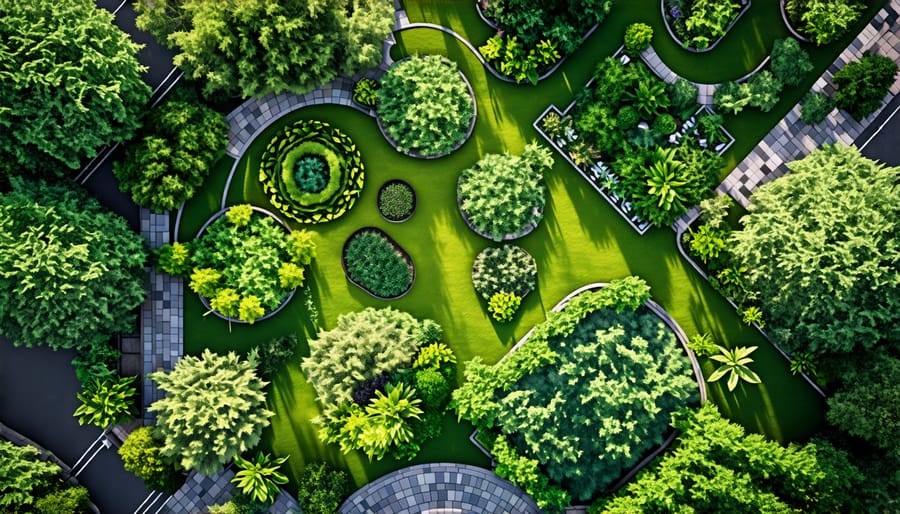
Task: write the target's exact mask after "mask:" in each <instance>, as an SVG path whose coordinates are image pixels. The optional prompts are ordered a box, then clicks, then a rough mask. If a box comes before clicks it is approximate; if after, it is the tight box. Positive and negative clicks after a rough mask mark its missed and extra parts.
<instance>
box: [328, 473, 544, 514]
mask: <svg viewBox="0 0 900 514" xmlns="http://www.w3.org/2000/svg"><path fill="white" fill-rule="evenodd" d="M372 512H377V513H378V514H428V513H431V514H438V513H441V514H464V513H490V514H494V513H497V514H499V513H507V514H541V510H540V509H539V508H538V506H537V503H535V501H534V500H533V499H532V498H531V497H529V496H528V495H527V494H525V492H524V491H523V490H522V489H520V488H518V487H516V486H515V485H513V484H512V483H510V482H509V481H507V480H504V479H502V478H500V477H498V476H497V475H495V474H494V473H492V472H490V471H488V470H486V469H483V468H479V467H477V466H472V465H469V464H455V463H433V464H419V465H416V466H410V467H407V468H403V469H400V470H397V471H394V472H392V473H388V474H387V475H384V476H382V477H380V478H378V479H377V480H374V481H372V482H369V483H368V484H366V485H364V486H363V487H361V488H360V489H357V490H356V491H355V492H354V493H353V494H351V495H350V497H349V498H347V499H346V500H345V501H344V503H343V504H341V506H340V507H339V508H338V513H339V514H364V513H372Z"/></svg>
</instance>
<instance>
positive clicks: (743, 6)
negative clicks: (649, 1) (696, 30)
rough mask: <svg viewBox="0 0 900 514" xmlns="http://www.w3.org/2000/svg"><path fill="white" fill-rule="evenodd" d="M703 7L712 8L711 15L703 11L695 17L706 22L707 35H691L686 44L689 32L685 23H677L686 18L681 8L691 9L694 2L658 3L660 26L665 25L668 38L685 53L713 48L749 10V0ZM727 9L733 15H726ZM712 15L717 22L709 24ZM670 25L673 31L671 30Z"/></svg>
mask: <svg viewBox="0 0 900 514" xmlns="http://www.w3.org/2000/svg"><path fill="white" fill-rule="evenodd" d="M729 3H730V5H731V6H732V7H730V8H729V6H728V4H729ZM707 4H708V5H709V6H712V8H713V9H714V11H713V13H707V12H703V13H700V14H696V16H698V18H699V19H703V20H704V21H705V22H707V25H706V29H707V30H708V31H709V33H708V34H693V37H692V40H691V41H688V40H686V36H691V34H690V33H689V31H690V30H691V29H688V28H687V27H685V26H684V25H685V24H687V22H686V21H685V22H683V21H681V20H682V19H685V18H686V16H685V14H686V13H685V12H684V11H683V9H685V7H687V8H690V9H693V8H694V7H695V0H660V1H659V9H660V12H661V14H662V18H663V24H664V25H665V26H666V31H668V32H669V36H671V37H672V39H674V40H675V41H676V42H677V43H678V44H679V45H681V47H682V48H684V49H685V50H687V51H688V52H694V53H702V52H709V51H710V50H712V49H713V48H715V47H716V46H717V45H718V44H719V42H720V41H722V39H723V38H724V37H725V35H726V34H728V32H729V31H730V30H731V28H732V27H734V25H735V24H736V23H737V22H738V20H740V19H741V17H742V16H743V15H744V13H746V12H747V10H748V9H750V0H740V1H739V2H738V0H714V1H707V2H704V3H703V4H702V5H704V6H707ZM729 9H732V10H733V12H732V13H728V12H727V11H728V10H729ZM715 10H719V12H716V11H715ZM676 14H677V16H676ZM729 15H730V16H732V17H731V19H730V21H729V20H728V16H729ZM715 16H717V17H718V19H717V20H716V21H717V22H718V23H717V24H710V23H709V20H708V18H710V17H715ZM725 22H727V26H725ZM673 25H674V26H675V28H673ZM679 34H681V35H679ZM682 36H685V37H682ZM712 38H715V39H712ZM691 42H694V45H693V46H692V45H691V44H690V43H691Z"/></svg>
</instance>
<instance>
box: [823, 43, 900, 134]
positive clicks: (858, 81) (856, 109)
mask: <svg viewBox="0 0 900 514" xmlns="http://www.w3.org/2000/svg"><path fill="white" fill-rule="evenodd" d="M897 68H898V67H897V63H895V62H894V61H892V60H890V59H889V58H887V57H884V56H881V55H865V56H863V57H862V58H861V59H860V60H859V61H857V62H851V63H849V64H847V65H845V66H844V67H843V68H841V69H840V70H838V71H837V73H835V74H834V85H835V87H836V88H837V90H836V91H835V93H834V101H835V104H836V105H837V107H838V108H839V109H843V110H845V111H847V112H849V113H850V115H851V116H853V117H854V118H856V119H857V120H862V119H863V118H865V117H866V116H868V115H870V114H872V113H873V112H875V111H877V110H878V108H879V107H881V101H882V99H883V98H884V96H885V95H886V94H887V92H888V90H889V89H890V87H891V85H892V84H893V83H894V77H895V76H896V75H897Z"/></svg>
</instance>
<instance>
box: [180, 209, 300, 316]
mask: <svg viewBox="0 0 900 514" xmlns="http://www.w3.org/2000/svg"><path fill="white" fill-rule="evenodd" d="M250 207H251V208H252V209H253V212H258V213H260V214H265V215H266V216H268V217H270V218H272V219H274V220H275V222H277V223H278V224H279V225H281V227H282V228H284V229H285V230H286V231H287V232H288V233H289V234H290V233H291V227H289V226H288V225H287V224H286V223H285V222H283V221H281V219H280V218H279V217H278V216H276V215H275V213H272V212H269V211H267V210H265V209H263V208H262V207H257V206H255V205H251V206H250ZM229 209H231V207H225V208H223V209H220V210H219V211H218V212H216V213H215V214H213V215H212V216H210V218H209V219H208V220H206V223H204V224H203V226H202V227H200V230H198V231H197V235H196V236H195V237H194V238H195V239H199V238H200V236H201V235H202V234H203V232H205V231H206V229H207V227H209V226H210V225H211V224H212V223H213V222H214V221H216V220H217V219H219V218H220V217H221V216H222V215H224V214H225V213H226V212H228V210H229ZM296 293H297V289H296V288H294V289H292V290H291V292H290V293H288V295H287V296H286V297H285V298H284V300H282V301H281V303H280V304H279V305H278V307H276V308H275V309H273V310H272V312H269V313H267V314H264V315H262V316H260V317H258V318H256V319H254V320H253V322H254V323H256V322H257V321H264V320H267V319H269V318H271V317H272V316H274V315H276V314H278V313H279V312H281V310H282V309H284V308H285V306H287V304H289V303H290V302H291V299H293V298H294V294H296ZM196 295H197V298H200V303H202V304H203V307H204V308H206V309H207V311H209V312H211V313H213V314H214V315H215V316H216V317H217V318H219V319H223V320H225V321H227V322H229V323H237V324H242V325H248V324H249V322H247V321H244V320H242V319H238V318H231V317H229V316H226V315H224V314H222V313H221V312H219V311H217V310H215V309H213V308H212V306H211V305H210V304H209V299H207V298H206V297H204V296H203V295H201V294H200V293H196Z"/></svg>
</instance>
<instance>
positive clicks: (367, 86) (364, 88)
mask: <svg viewBox="0 0 900 514" xmlns="http://www.w3.org/2000/svg"><path fill="white" fill-rule="evenodd" d="M379 88H381V85H380V84H379V83H378V82H376V81H374V80H372V79H368V78H362V79H359V80H357V81H356V84H353V101H354V102H356V103H358V104H359V105H362V106H363V107H375V99H376V97H377V95H378V89H379Z"/></svg>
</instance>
